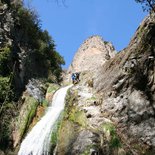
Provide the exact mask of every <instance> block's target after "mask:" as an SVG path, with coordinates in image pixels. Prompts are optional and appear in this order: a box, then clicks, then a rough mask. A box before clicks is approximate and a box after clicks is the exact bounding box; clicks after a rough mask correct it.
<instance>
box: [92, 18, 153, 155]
mask: <svg viewBox="0 0 155 155" xmlns="http://www.w3.org/2000/svg"><path fill="white" fill-rule="evenodd" d="M154 63H155V16H154V15H150V16H148V17H146V18H145V19H144V21H143V22H142V23H141V25H140V26H139V28H138V29H137V31H136V33H135V35H134V37H133V38H132V40H131V42H130V44H129V46H128V47H127V48H126V49H124V50H123V51H121V52H120V53H118V54H117V55H116V56H115V57H114V58H113V59H111V60H110V61H109V62H107V63H106V64H105V65H104V66H103V67H102V68H100V69H99V70H98V71H97V72H96V75H94V87H95V89H96V90H97V92H99V93H101V94H102V96H103V103H102V106H101V111H102V113H103V116H106V117H107V118H111V120H112V121H113V122H115V123H116V124H117V125H118V126H120V130H119V131H120V132H121V133H122V135H124V137H126V138H127V139H126V140H128V144H129V145H130V146H131V148H134V147H135V145H142V146H143V149H142V150H140V149H139V150H138V149H137V150H135V153H137V154H142V152H144V154H145V153H147V151H148V152H149V151H150V152H151V151H152V152H151V153H150V154H154V153H155V150H154V148H155V138H154V137H155V131H154V129H155V117H154V116H155V67H154ZM131 137H132V138H131ZM136 143H137V144H136ZM146 150H147V151H146ZM138 151H139V152H138Z"/></svg>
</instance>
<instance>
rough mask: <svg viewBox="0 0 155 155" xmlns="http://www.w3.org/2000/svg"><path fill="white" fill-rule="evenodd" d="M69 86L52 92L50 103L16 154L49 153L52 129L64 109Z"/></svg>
mask: <svg viewBox="0 0 155 155" xmlns="http://www.w3.org/2000/svg"><path fill="white" fill-rule="evenodd" d="M71 86H72V85H70V86H67V87H64V88H61V89H59V90H58V91H57V92H56V93H55V94H54V96H53V100H52V104H51V106H49V107H48V110H47V112H46V114H45V115H44V116H43V117H42V119H41V120H40V121H39V122H38V123H37V124H36V125H35V126H34V127H33V128H32V130H31V131H30V133H28V135H27V136H26V138H25V139H24V140H23V142H22V143H21V146H20V150H19V152H18V155H49V149H50V138H51V134H52V130H53V129H54V124H55V123H56V121H57V119H58V117H59V115H60V113H61V112H62V110H63V109H64V101H65V96H66V93H67V90H68V89H69V88H70V87H71Z"/></svg>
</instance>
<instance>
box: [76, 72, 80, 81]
mask: <svg viewBox="0 0 155 155" xmlns="http://www.w3.org/2000/svg"><path fill="white" fill-rule="evenodd" d="M75 75H76V82H77V83H78V82H79V81H80V79H79V76H80V73H78V72H77V73H75Z"/></svg>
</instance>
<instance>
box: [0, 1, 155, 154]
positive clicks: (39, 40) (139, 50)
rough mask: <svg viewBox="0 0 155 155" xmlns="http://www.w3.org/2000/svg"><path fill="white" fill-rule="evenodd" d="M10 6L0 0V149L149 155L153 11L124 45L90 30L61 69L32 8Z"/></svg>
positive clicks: (154, 105) (153, 126) (154, 94)
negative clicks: (118, 48)
mask: <svg viewBox="0 0 155 155" xmlns="http://www.w3.org/2000/svg"><path fill="white" fill-rule="evenodd" d="M9 4H10V5H9ZM9 4H8V3H7V2H4V1H1V2H0V18H1V21H0V25H1V29H0V34H1V36H0V45H1V47H0V60H1V63H0V69H1V70H0V92H1V96H0V106H1V107H0V120H1V121H0V155H17V154H18V155H50V154H51V155H52V154H54V155H70V154H71V155H154V154H155V67H154V66H155V65H154V63H155V14H154V13H153V12H152V13H150V14H149V15H148V16H147V17H146V18H145V19H144V20H143V21H142V23H141V24H140V26H139V27H138V28H137V30H136V33H135V35H134V36H133V38H132V39H131V41H130V43H129V45H128V47H126V48H125V49H123V50H122V51H119V52H117V51H116V50H115V48H114V46H113V45H112V43H110V42H107V41H105V40H104V39H103V38H102V37H101V36H98V35H93V36H90V37H89V38H88V39H86V40H85V41H84V42H83V44H82V45H81V46H80V47H79V49H78V50H77V52H76V54H75V57H74V59H73V61H72V63H71V65H70V67H69V69H68V70H67V71H66V72H65V71H63V70H62V68H61V65H62V64H63V63H64V60H63V58H62V57H61V56H60V55H59V53H58V52H56V50H55V44H54V41H53V40H52V38H51V37H50V36H49V34H48V32H47V31H43V30H42V29H40V27H39V25H37V22H38V21H37V19H36V18H34V17H35V16H34V14H33V12H29V10H27V9H26V8H24V7H23V5H22V3H21V2H20V1H12V3H9ZM27 23H28V24H27ZM34 40H35V41H34ZM75 72H78V73H80V81H79V82H78V83H77V84H75V85H72V84H71V83H72V81H71V74H72V73H75ZM62 75H63V76H62Z"/></svg>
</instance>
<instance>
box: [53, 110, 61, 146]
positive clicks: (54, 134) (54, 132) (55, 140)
mask: <svg viewBox="0 0 155 155" xmlns="http://www.w3.org/2000/svg"><path fill="white" fill-rule="evenodd" d="M62 117H63V113H61V114H60V116H59V118H58V120H57V122H56V124H55V127H54V129H53V131H52V135H51V145H52V149H54V148H55V146H56V144H57V141H58V134H59V129H60V127H61V123H62Z"/></svg>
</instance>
